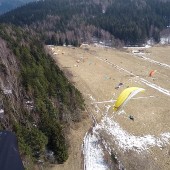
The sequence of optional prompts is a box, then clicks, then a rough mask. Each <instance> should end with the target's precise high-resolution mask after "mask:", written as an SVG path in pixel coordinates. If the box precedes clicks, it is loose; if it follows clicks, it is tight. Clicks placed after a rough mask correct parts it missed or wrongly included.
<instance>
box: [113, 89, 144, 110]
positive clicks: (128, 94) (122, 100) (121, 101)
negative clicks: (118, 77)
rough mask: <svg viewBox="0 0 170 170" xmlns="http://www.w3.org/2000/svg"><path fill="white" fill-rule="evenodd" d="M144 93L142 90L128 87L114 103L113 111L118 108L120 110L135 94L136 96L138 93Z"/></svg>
mask: <svg viewBox="0 0 170 170" xmlns="http://www.w3.org/2000/svg"><path fill="white" fill-rule="evenodd" d="M142 91H145V89H143V88H139V87H129V88H127V89H125V90H123V92H122V93H121V94H120V95H119V97H118V99H117V100H116V103H115V105H114V108H113V110H114V111H117V110H119V109H120V108H122V107H123V106H124V105H126V103H127V102H128V101H129V100H130V99H131V98H132V97H133V96H135V95H136V94H138V93H139V92H142Z"/></svg>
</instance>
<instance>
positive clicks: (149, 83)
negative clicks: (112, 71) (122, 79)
mask: <svg viewBox="0 0 170 170" xmlns="http://www.w3.org/2000/svg"><path fill="white" fill-rule="evenodd" d="M96 58H97V59H99V60H101V61H104V62H105V63H107V64H109V65H111V66H112V67H114V68H116V69H117V70H119V71H123V72H125V73H128V74H130V75H132V76H134V77H136V78H138V79H139V80H140V82H142V83H143V84H145V85H147V86H149V87H151V88H153V89H155V90H157V91H159V92H161V93H163V94H166V95H168V96H170V91H169V90H167V89H164V88H162V87H160V86H158V85H156V84H154V83H151V82H149V81H147V80H145V79H143V78H140V77H139V76H137V75H135V74H134V73H132V72H130V71H128V70H126V69H124V68H122V67H119V66H118V65H116V64H113V63H112V62H110V61H108V60H105V59H103V58H101V57H96Z"/></svg>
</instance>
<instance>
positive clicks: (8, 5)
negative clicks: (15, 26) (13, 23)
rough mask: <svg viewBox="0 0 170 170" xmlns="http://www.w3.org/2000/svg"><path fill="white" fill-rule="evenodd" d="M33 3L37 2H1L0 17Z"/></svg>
mask: <svg viewBox="0 0 170 170" xmlns="http://www.w3.org/2000/svg"><path fill="white" fill-rule="evenodd" d="M32 1H36V0H8V1H7V0H0V15H1V14H3V13H5V12H8V11H10V10H12V9H15V8H17V7H19V6H22V5H24V4H26V3H29V2H32Z"/></svg>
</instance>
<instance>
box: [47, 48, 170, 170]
mask: <svg viewBox="0 0 170 170" xmlns="http://www.w3.org/2000/svg"><path fill="white" fill-rule="evenodd" d="M49 48H50V49H51V51H52V53H53V56H54V59H55V60H56V62H57V64H58V65H59V66H60V68H61V69H62V70H63V71H64V72H65V74H66V76H67V77H68V78H69V79H70V80H71V81H72V82H73V83H74V84H75V85H76V87H78V89H79V90H80V91H81V92H82V93H83V95H84V97H85V99H86V103H87V107H88V108H93V112H89V114H90V116H92V117H93V119H94V120H95V122H96V124H97V125H98V126H96V127H95V130H96V131H97V132H98V133H99V134H100V136H102V138H104V140H105V142H107V144H108V145H109V146H110V147H111V148H114V152H115V154H116V155H117V157H118V159H119V160H120V161H121V162H122V163H123V165H124V166H125V168H127V169H142V170H143V169H163V170H164V169H167V170H168V169H170V164H169V163H170V146H169V141H170V140H169V139H170V126H169V122H170V116H169V114H170V107H169V103H170V72H169V70H170V58H169V56H168V55H169V52H170V47H151V48H124V49H122V50H116V49H113V48H106V47H99V46H97V45H93V46H89V45H83V46H81V47H80V48H74V47H58V46H56V47H54V46H50V47H49ZM151 70H157V71H156V72H155V74H154V75H153V77H149V73H150V71H151ZM119 83H122V84H123V85H122V86H119V88H116V87H118V85H119ZM131 86H137V87H142V88H144V89H146V91H145V92H144V93H140V94H138V96H136V97H134V98H133V99H132V100H131V101H130V102H129V103H128V104H127V105H126V106H125V108H124V110H122V111H121V112H118V113H114V112H113V109H112V105H113V103H114V102H115V100H116V98H117V97H118V95H119V94H120V92H121V91H122V90H123V89H125V88H127V87H131ZM109 107H110V108H109ZM107 108H109V110H108V111H107ZM106 114H107V116H106ZM130 115H133V117H134V121H132V120H130V119H129V116H130ZM107 118H108V119H107ZM87 126H89V125H87ZM109 128H110V129H111V130H109ZM75 137H76V136H75ZM79 145H81V143H80V144H79ZM77 147H79V146H77ZM74 160H75V161H73V162H72V164H79V163H80V162H78V161H77V160H76V157H75V159H74ZM65 169H67V168H65Z"/></svg>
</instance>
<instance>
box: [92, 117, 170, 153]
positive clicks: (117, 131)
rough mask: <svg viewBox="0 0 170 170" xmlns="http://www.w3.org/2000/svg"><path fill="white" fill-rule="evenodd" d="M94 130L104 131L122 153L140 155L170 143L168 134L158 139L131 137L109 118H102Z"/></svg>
mask: <svg viewBox="0 0 170 170" xmlns="http://www.w3.org/2000/svg"><path fill="white" fill-rule="evenodd" d="M95 128H96V129H95V130H96V131H98V130H104V131H105V132H106V133H107V134H109V135H110V136H111V137H112V139H113V141H115V143H116V144H117V146H118V147H119V148H120V149H121V150H122V151H128V150H133V151H136V152H138V153H140V152H142V151H144V150H148V149H149V148H151V147H154V146H158V147H160V148H162V147H163V146H165V145H167V144H169V141H170V133H169V132H166V133H162V134H160V136H159V137H155V136H153V135H146V136H135V135H132V134H130V133H128V132H127V131H125V130H124V129H122V128H121V127H120V126H119V124H118V123H117V122H115V121H114V120H113V119H110V118H109V117H104V118H103V119H102V121H101V123H100V124H98V125H97V126H96V127H95Z"/></svg>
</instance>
